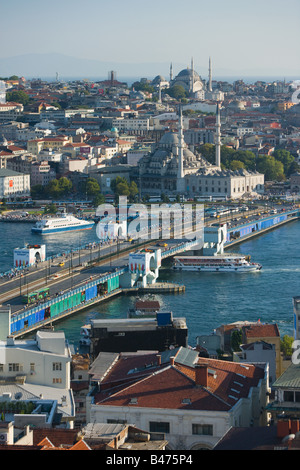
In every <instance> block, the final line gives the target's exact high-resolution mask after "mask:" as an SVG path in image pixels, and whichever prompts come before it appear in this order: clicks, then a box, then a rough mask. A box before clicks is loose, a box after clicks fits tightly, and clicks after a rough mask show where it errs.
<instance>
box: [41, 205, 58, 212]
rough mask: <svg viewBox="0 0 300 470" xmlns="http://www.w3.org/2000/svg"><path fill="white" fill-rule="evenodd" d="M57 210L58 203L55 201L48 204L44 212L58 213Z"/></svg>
mask: <svg viewBox="0 0 300 470" xmlns="http://www.w3.org/2000/svg"><path fill="white" fill-rule="evenodd" d="M56 212H57V208H56V205H55V204H53V203H51V204H48V205H47V206H46V207H45V209H44V214H56Z"/></svg>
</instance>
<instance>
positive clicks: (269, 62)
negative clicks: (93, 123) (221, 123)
mask: <svg viewBox="0 0 300 470" xmlns="http://www.w3.org/2000/svg"><path fill="white" fill-rule="evenodd" d="M1 17H2V21H1V29H0V43H1V48H0V59H1V58H7V57H11V56H19V55H23V54H32V53H38V54H48V53H60V54H65V55H67V56H72V57H76V58H78V59H80V58H85V59H92V60H99V61H113V62H116V63H118V62H119V63H123V64H127V63H128V64H130V63H140V64H143V63H152V62H160V63H168V64H169V63H171V62H173V63H184V64H186V65H189V64H190V62H191V57H193V59H194V64H195V70H197V69H198V68H199V69H203V67H205V68H206V69H207V66H208V65H207V64H208V58H209V56H211V57H212V61H213V67H214V71H215V73H219V74H225V75H234V74H237V73H242V74H246V75H247V74H248V75H253V76H254V75H259V74H263V75H270V76H271V75H274V74H280V76H291V75H292V76H298V75H299V78H300V50H299V44H300V41H299V39H300V28H299V23H300V1H299V0H285V1H284V2H283V1H282V0H212V1H211V2H210V1H209V0H205V1H204V0H184V1H183V0H149V1H148V2H146V1H141V0H126V1H124V0H106V1H104V0H81V1H79V0H49V1H48V2H47V1H45V0H27V1H24V0H14V1H13V2H1ZM128 73H129V74H130V67H129V70H128ZM175 73H176V70H175ZM0 75H1V70H0Z"/></svg>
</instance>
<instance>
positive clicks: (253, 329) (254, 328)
mask: <svg viewBox="0 0 300 470" xmlns="http://www.w3.org/2000/svg"><path fill="white" fill-rule="evenodd" d="M244 332H245V336H246V338H261V337H278V338H279V337H280V334H279V330H278V326H277V325H276V324H266V325H264V324H263V323H262V324H256V325H251V326H247V327H245V329H244Z"/></svg>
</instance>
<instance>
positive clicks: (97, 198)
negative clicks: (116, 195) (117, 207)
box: [93, 193, 105, 207]
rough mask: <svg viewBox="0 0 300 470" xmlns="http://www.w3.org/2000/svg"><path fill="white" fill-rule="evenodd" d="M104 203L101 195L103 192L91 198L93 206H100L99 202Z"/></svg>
mask: <svg viewBox="0 0 300 470" xmlns="http://www.w3.org/2000/svg"><path fill="white" fill-rule="evenodd" d="M104 203H105V197H104V196H103V194H101V193H98V194H96V195H95V196H94V199H93V206H94V207H98V206H100V205H101V204H104Z"/></svg>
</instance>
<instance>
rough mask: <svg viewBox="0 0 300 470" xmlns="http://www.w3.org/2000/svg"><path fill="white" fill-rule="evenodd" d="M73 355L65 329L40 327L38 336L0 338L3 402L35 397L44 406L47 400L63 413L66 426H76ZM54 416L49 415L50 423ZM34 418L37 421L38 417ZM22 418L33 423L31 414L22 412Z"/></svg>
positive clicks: (53, 407) (54, 408)
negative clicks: (51, 329)
mask: <svg viewBox="0 0 300 470" xmlns="http://www.w3.org/2000/svg"><path fill="white" fill-rule="evenodd" d="M71 358H72V356H71V351H70V348H69V345H68V342H67V341H66V339H65V334H64V333H63V332H61V331H50V330H40V331H37V333H36V336H35V339H28V340H17V339H15V338H13V337H11V336H8V337H7V339H6V340H5V341H0V379H1V390H0V403H1V402H3V401H8V402H15V401H18V400H22V401H23V400H24V401H25V402H26V401H30V400H31V401H35V402H37V401H39V402H40V406H42V404H43V401H44V403H45V405H46V402H47V403H48V404H49V406H50V408H51V409H53V412H54V411H55V413H59V414H60V416H61V425H62V426H63V425H64V426H66V427H73V421H74V417H75V407H74V399H73V394H72V391H71V389H70V364H71ZM46 415H48V413H47V412H46V408H45V416H46ZM53 418H54V417H53V416H52V417H51V416H49V415H48V419H49V423H50V422H53ZM30 419H31V421H32V422H34V417H32V418H30ZM18 421H19V422H23V424H29V423H28V416H24V419H23V418H22V415H20V417H19V418H18ZM31 421H30V422H31ZM40 422H41V417H39V423H40ZM45 424H46V423H45ZM48 425H49V424H48Z"/></svg>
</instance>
